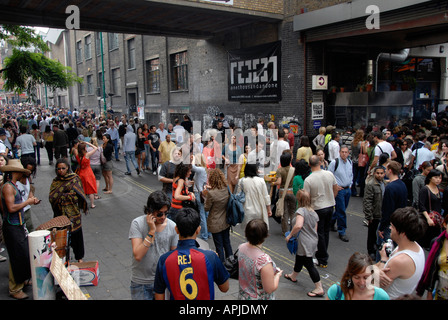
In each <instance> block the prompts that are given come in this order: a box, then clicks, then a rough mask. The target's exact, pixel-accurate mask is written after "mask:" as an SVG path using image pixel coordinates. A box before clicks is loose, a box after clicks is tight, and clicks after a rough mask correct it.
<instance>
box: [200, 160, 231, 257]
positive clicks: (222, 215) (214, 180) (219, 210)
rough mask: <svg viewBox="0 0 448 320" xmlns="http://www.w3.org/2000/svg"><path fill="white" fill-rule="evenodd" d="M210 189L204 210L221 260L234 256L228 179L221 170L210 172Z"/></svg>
mask: <svg viewBox="0 0 448 320" xmlns="http://www.w3.org/2000/svg"><path fill="white" fill-rule="evenodd" d="M208 183H209V186H210V189H209V190H208V192H207V195H206V197H205V203H204V210H205V211H208V212H209V214H208V218H207V230H208V231H209V232H211V233H212V237H213V242H214V244H215V247H216V252H217V253H218V256H219V259H221V261H222V262H224V260H225V258H227V257H229V256H231V255H232V254H233V251H232V246H231V244H230V225H229V224H228V223H227V203H228V202H229V189H228V187H227V183H226V178H225V176H224V173H223V172H222V171H221V170H220V169H211V170H210V171H209V172H208Z"/></svg>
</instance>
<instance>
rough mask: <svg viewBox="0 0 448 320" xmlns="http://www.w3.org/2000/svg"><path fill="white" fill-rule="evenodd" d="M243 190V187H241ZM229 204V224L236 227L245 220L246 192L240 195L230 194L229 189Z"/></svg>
mask: <svg viewBox="0 0 448 320" xmlns="http://www.w3.org/2000/svg"><path fill="white" fill-rule="evenodd" d="M241 189H242V187H241ZM227 190H229V202H228V203H227V219H226V220H227V223H228V224H230V225H231V226H233V227H234V226H236V225H237V224H238V223H241V222H243V219H244V202H245V201H246V195H245V194H244V190H241V191H240V192H239V193H232V192H230V189H229V187H228V186H227Z"/></svg>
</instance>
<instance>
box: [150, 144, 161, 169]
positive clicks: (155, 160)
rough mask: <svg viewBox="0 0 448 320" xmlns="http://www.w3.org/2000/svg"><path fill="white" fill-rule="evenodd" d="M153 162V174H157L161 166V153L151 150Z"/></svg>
mask: <svg viewBox="0 0 448 320" xmlns="http://www.w3.org/2000/svg"><path fill="white" fill-rule="evenodd" d="M150 149H151V148H150ZM151 162H152V172H157V166H158V165H159V151H158V150H157V149H156V151H153V150H152V149H151Z"/></svg>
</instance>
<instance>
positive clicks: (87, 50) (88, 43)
mask: <svg viewBox="0 0 448 320" xmlns="http://www.w3.org/2000/svg"><path fill="white" fill-rule="evenodd" d="M91 49H92V37H91V36H90V35H88V36H87V37H85V38H84V58H85V59H86V60H87V59H91V58H92V50H91Z"/></svg>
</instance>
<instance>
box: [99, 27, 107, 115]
mask: <svg viewBox="0 0 448 320" xmlns="http://www.w3.org/2000/svg"><path fill="white" fill-rule="evenodd" d="M100 44H101V69H102V72H101V75H102V77H103V99H104V117H106V115H107V110H106V82H105V81H104V54H103V33H102V32H100Z"/></svg>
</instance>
